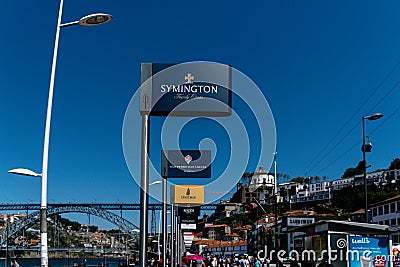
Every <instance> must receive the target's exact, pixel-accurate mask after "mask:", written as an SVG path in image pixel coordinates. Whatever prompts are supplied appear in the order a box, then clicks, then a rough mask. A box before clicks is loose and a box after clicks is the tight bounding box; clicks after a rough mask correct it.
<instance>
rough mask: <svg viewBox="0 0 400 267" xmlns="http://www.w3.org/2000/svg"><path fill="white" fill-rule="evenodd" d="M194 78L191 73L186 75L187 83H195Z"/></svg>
mask: <svg viewBox="0 0 400 267" xmlns="http://www.w3.org/2000/svg"><path fill="white" fill-rule="evenodd" d="M193 80H194V76H193V75H192V74H191V73H188V74H186V75H185V81H186V83H193Z"/></svg>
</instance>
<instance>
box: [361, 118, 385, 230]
mask: <svg viewBox="0 0 400 267" xmlns="http://www.w3.org/2000/svg"><path fill="white" fill-rule="evenodd" d="M382 117H383V114H382V113H375V114H372V115H370V116H364V117H362V134H363V136H362V147H361V150H362V152H363V164H362V166H363V176H364V200H365V222H366V223H368V188H367V160H366V155H365V153H366V152H371V147H370V146H371V145H370V144H369V147H367V146H366V144H365V120H370V121H374V120H378V119H380V118H382Z"/></svg>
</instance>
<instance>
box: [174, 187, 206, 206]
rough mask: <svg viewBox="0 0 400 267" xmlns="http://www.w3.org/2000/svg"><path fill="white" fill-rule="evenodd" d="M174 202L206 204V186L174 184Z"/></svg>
mask: <svg viewBox="0 0 400 267" xmlns="http://www.w3.org/2000/svg"><path fill="white" fill-rule="evenodd" d="M171 203H172V204H204V186H202V185H173V186H171Z"/></svg>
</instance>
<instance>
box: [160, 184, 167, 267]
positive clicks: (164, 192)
mask: <svg viewBox="0 0 400 267" xmlns="http://www.w3.org/2000/svg"><path fill="white" fill-rule="evenodd" d="M162 201H163V206H162V245H163V246H162V254H161V256H162V266H163V267H166V266H167V265H166V259H167V179H166V178H163V179H162Z"/></svg>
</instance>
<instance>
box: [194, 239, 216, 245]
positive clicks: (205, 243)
mask: <svg viewBox="0 0 400 267" xmlns="http://www.w3.org/2000/svg"><path fill="white" fill-rule="evenodd" d="M214 241H215V240H210V239H200V240H197V241H193V245H209V244H211V243H213V242H214Z"/></svg>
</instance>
